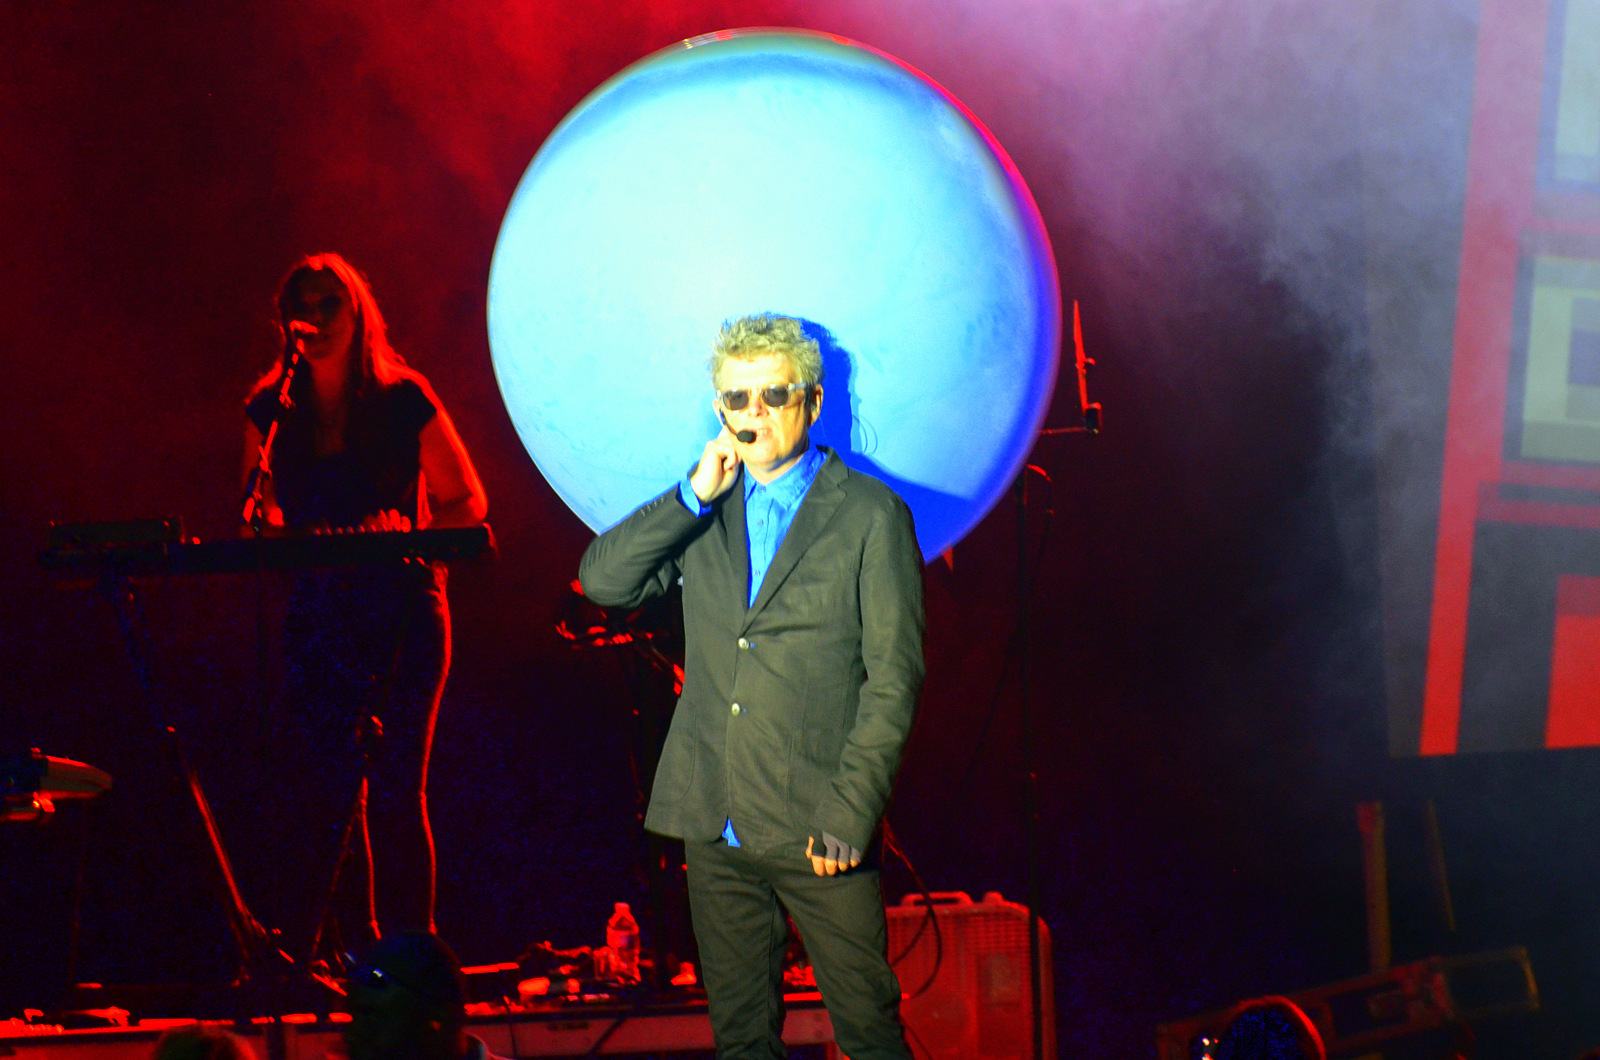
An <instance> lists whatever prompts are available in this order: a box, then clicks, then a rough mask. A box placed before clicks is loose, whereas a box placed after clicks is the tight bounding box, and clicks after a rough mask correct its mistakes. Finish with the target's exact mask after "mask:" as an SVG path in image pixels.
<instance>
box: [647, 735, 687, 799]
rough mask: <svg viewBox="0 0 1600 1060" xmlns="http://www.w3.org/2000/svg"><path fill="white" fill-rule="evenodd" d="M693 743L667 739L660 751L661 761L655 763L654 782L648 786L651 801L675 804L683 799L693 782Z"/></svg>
mask: <svg viewBox="0 0 1600 1060" xmlns="http://www.w3.org/2000/svg"><path fill="white" fill-rule="evenodd" d="M697 757H698V756H697V755H696V754H695V747H694V743H693V742H692V741H690V740H674V739H670V738H669V739H668V740H667V745H666V747H664V748H662V749H661V761H659V762H657V763H656V776H655V781H654V782H653V783H652V784H651V785H650V798H651V801H655V800H661V801H663V802H677V801H678V800H679V799H681V798H683V796H684V794H685V793H686V792H687V791H688V790H689V787H690V785H691V784H692V783H693V782H694V767H695V759H696V758H697Z"/></svg>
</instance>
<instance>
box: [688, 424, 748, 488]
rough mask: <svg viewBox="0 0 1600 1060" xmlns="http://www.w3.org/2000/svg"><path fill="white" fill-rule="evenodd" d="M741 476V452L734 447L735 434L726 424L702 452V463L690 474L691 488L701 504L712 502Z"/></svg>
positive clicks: (731, 486)
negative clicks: (731, 432)
mask: <svg viewBox="0 0 1600 1060" xmlns="http://www.w3.org/2000/svg"><path fill="white" fill-rule="evenodd" d="M738 477H739V453H738V450H737V449H735V448H734V440H733V435H732V434H730V433H729V431H728V428H727V427H726V426H724V427H723V428H722V430H721V432H719V433H718V434H717V436H716V437H715V438H713V439H711V440H710V441H709V442H707V443H706V448H705V452H703V453H701V454H700V464H699V466H698V467H696V468H695V469H694V471H693V472H691V473H690V475H689V488H690V489H692V490H694V495H695V496H696V497H699V498H700V503H701V504H710V503H711V502H712V501H714V500H716V499H717V498H718V497H720V496H722V495H723V494H724V493H727V492H728V490H730V489H732V488H733V481H734V479H736V478H738Z"/></svg>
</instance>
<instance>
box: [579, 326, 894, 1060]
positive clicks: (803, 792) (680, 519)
mask: <svg viewBox="0 0 1600 1060" xmlns="http://www.w3.org/2000/svg"><path fill="white" fill-rule="evenodd" d="M712 380H713V387H714V389H715V391H716V397H715V399H714V401H713V407H714V408H715V410H716V412H717V415H718V416H719V418H721V420H722V422H723V430H722V431H721V432H720V433H719V434H718V435H717V436H716V437H715V438H713V439H712V440H711V441H710V442H708V443H707V444H706V447H705V451H704V452H703V453H702V455H701V458H700V462H699V463H698V464H697V465H696V466H695V468H694V470H693V471H692V472H691V473H690V475H689V476H688V477H687V478H686V479H684V480H683V481H682V482H680V483H679V484H678V485H677V486H674V487H673V488H672V489H670V490H668V491H667V492H666V493H663V494H662V495H661V496H660V497H657V498H656V499H655V500H653V501H651V502H649V503H648V504H646V505H645V506H644V507H642V508H640V509H639V510H638V511H636V512H634V513H633V514H632V515H630V516H629V517H628V518H627V519H625V520H623V521H622V522H621V523H619V524H618V525H617V526H615V527H613V528H612V529H611V530H608V531H607V532H606V533H604V534H602V535H601V536H600V537H599V538H597V539H596V540H595V541H594V543H593V544H591V545H590V546H589V549H588V551H587V552H585V553H584V557H583V565H582V568H581V571H580V575H579V578H580V581H581V582H582V585H583V590H584V592H585V593H586V594H587V595H588V596H589V597H590V598H591V599H592V600H594V601H595V602H596V603H599V604H602V605H606V606H621V607H633V606H636V605H638V604H639V603H641V602H642V601H644V600H646V599H648V598H650V597H652V596H656V595H659V594H660V593H663V592H666V591H667V590H668V588H670V587H671V586H672V584H673V583H674V582H680V583H681V584H682V586H683V614H684V636H685V666H684V680H683V695H682V697H681V698H680V699H679V700H678V707H677V711H676V713H675V714H674V716H673V719H672V727H671V731H670V732H669V734H668V736H667V742H666V746H665V748H664V749H663V751H662V755H661V763H660V765H659V766H658V767H657V769H656V776H655V783H654V786H653V790H652V792H651V798H650V809H649V813H648V815H647V816H646V818H645V827H646V828H648V829H650V830H651V831H653V832H658V833H661V834H662V835H668V836H676V837H678V838H681V839H683V841H684V848H685V852H686V855H687V862H688V886H689V902H690V909H691V912H692V913H693V917H694V929H695V938H696V941H697V942H698V943H699V948H700V959H701V970H702V974H703V978H704V980H705V985H706V994H707V996H708V998H709V1001H710V1010H711V1023H712V1029H713V1031H714V1032H715V1035H716V1040H717V1055H718V1056H719V1057H763V1058H767V1057H770V1058H774V1060H776V1058H781V1057H783V1056H784V1047H783V1041H782V1037H781V1032H782V1029H783V1018H784V1014H783V1005H782V979H781V973H782V959H783V954H784V948H785V942H786V938H787V925H786V922H785V918H784V911H785V909H787V911H788V914H789V915H790V916H792V917H793V918H794V922H795V926H796V928H797V929H798V930H799V932H800V935H801V938H802V939H803V940H804V941H805V944H806V949H807V952H808V953H809V954H810V956H811V961H812V967H813V970H814V971H815V973H816V978H817V986H818V988H819V989H820V990H821V992H822V997H823V1001H824V1002H825V1003H826V1005H827V1007H828V1012H829V1015H830V1017H831V1019H832V1022H833V1027H834V1035H835V1039H836V1041H837V1042H838V1044H839V1046H840V1048H841V1049H842V1050H843V1051H844V1052H845V1053H846V1054H847V1055H849V1056H850V1057H851V1058H852V1060H876V1058H880V1057H897V1058H903V1057H909V1056H910V1053H909V1052H908V1051H907V1049H906V1045H905V1037H904V1032H903V1031H902V1029H901V1026H900V1022H899V1005H900V985H899V982H898V980H897V979H896V978H895V975H894V973H893V971H892V970H891V969H890V968H889V965H888V961H887V959H886V957H885V950H886V946H887V930H886V927H885V923H884V912H883V898H882V893H881V891H880V889H879V881H878V869H877V864H876V859H875V858H874V857H873V856H871V855H872V851H873V837H874V834H875V832H876V830H877V827H878V822H879V820H880V819H881V817H882V816H883V811H884V806H885V804H886V803H887V802H888V799H889V792H890V789H891V787H892V786H893V783H894V778H895V773H896V771H897V770H898V768H899V765H900V756H901V752H902V750H903V748H904V746H905V741H906V736H907V734H908V733H909V732H910V729H911V722H912V717H913V715H914V713H915V709H916V703H917V697H918V694H919V693H920V691H921V687H922V678H923V658H922V634H923V609H922V557H921V554H920V552H919V551H918V548H917V540H916V535H915V533H914V531H913V529H912V524H911V512H910V509H908V508H907V507H906V505H905V502H904V501H902V500H901V499H900V498H899V497H898V496H896V495H895V494H894V492H893V491H892V490H890V489H889V488H888V487H887V486H885V485H884V484H883V483H881V482H879V481H878V480H877V479H874V478H871V477H869V476H867V475H863V474H861V473H860V472H857V471H854V470H852V469H850V468H848V467H846V466H845V464H844V463H843V461H841V460H840V459H839V457H838V455H837V454H835V453H833V452H832V451H831V450H828V449H825V448H822V447H818V446H814V445H813V444H812V443H811V440H810V430H811V426H812V424H814V423H815V422H816V418H817V414H818V412H819V410H820V409H821V406H822V386H821V382H822V361H821V356H820V352H819V350H818V348H817V344H816V343H815V342H814V341H813V340H811V339H809V338H808V337H807V336H806V335H805V333H804V331H803V330H802V328H801V326H800V324H799V322H798V321H795V320H792V319H789V318H787V317H775V316H758V317H745V318H742V319H740V320H737V321H733V322H731V323H729V324H727V325H724V327H723V329H722V332H721V334H720V335H719V336H718V340H717V344H716V349H715V352H714V353H713V356H712Z"/></svg>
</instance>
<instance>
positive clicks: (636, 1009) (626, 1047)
mask: <svg viewBox="0 0 1600 1060" xmlns="http://www.w3.org/2000/svg"><path fill="white" fill-rule="evenodd" d="M788 1009H789V1015H788V1019H787V1021H786V1022H785V1024H784V1028H783V1038H784V1041H785V1042H787V1043H788V1044H789V1045H790V1046H791V1047H807V1046H810V1047H815V1048H814V1049H808V1050H807V1053H810V1054H814V1055H815V1056H817V1057H819V1058H822V1057H826V1058H828V1060H834V1058H835V1057H837V1055H838V1053H837V1051H836V1050H835V1049H834V1047H833V1025H832V1023H830V1022H829V1020H828V1013H827V1011H826V1010H825V1009H824V1008H823V1007H822V999H821V997H820V996H819V995H817V994H815V993H812V994H794V995H790V996H789V998H788ZM341 1022H344V1020H340V1019H337V1018H336V1019H331V1020H330V1019H320V1018H317V1017H314V1016H309V1015H307V1016H292V1015H291V1016H285V1017H283V1019H282V1020H281V1021H280V1020H257V1021H254V1022H251V1023H247V1024H222V1025H223V1026H227V1027H229V1028H230V1029H231V1030H233V1031H234V1032H235V1033H237V1034H239V1035H240V1036H241V1037H243V1038H244V1039H245V1040H246V1041H247V1042H249V1043H250V1046H251V1048H253V1049H254V1050H255V1053H256V1056H257V1057H258V1058H259V1060H344V1048H343V1043H342V1042H341V1041H340V1039H339V1025H340V1023H341ZM183 1023H184V1021H181V1020H160V1021H145V1022H144V1023H141V1024H140V1025H138V1026H130V1027H107V1028H93V1029H88V1030H56V1031H52V1030H51V1029H49V1028H46V1027H40V1026H38V1025H31V1026H28V1027H26V1028H23V1027H21V1026H20V1025H18V1024H12V1026H11V1028H10V1030H9V1031H8V1030H7V1028H6V1025H5V1024H0V1057H5V1058H6V1060H149V1057H150V1053H151V1049H152V1048H153V1046H154V1045H155V1041H156V1039H157V1038H158V1037H160V1035H161V1032H162V1031H163V1030H166V1029H167V1028H169V1027H173V1026H181V1025H183ZM467 1029H468V1031H469V1032H470V1033H472V1034H474V1035H476V1036H477V1037H479V1038H481V1039H483V1042H484V1044H485V1045H487V1046H488V1048H489V1051H490V1052H491V1053H496V1054H498V1055H500V1056H504V1057H512V1058H521V1057H583V1056H616V1057H622V1056H638V1055H642V1056H657V1055H663V1054H673V1053H697V1052H705V1053H708V1054H709V1053H710V1051H711V1049H712V1041H711V1023H710V1021H709V1020H708V1019H707V1017H706V1006H705V1002H704V1001H698V1002H695V1001H690V1002H677V1003H673V1004H641V1005H632V1006H628V1005H618V1004H616V1003H615V1002H595V1003H592V1004H590V1003H584V1002H572V1003H568V1004H563V1005H550V1006H548V1007H541V1008H539V1009H535V1010H531V1011H526V1012H510V1013H505V1014H497V1015H487V1016H485V1015H477V1016H473V1017H471V1018H469V1019H468V1021H467ZM19 1032H20V1033H19Z"/></svg>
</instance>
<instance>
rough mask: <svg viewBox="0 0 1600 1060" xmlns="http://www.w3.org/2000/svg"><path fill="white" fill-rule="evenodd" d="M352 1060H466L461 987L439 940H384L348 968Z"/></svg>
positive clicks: (456, 967) (401, 935)
mask: <svg viewBox="0 0 1600 1060" xmlns="http://www.w3.org/2000/svg"><path fill="white" fill-rule="evenodd" d="M349 971H350V983H349V1003H350V1022H349V1023H347V1024H345V1026H344V1042H345V1048H346V1049H348V1050H349V1054H350V1060H466V1058H467V1057H468V1056H469V1055H474V1054H480V1053H481V1052H482V1044H481V1043H479V1042H478V1041H477V1040H476V1039H470V1040H469V1039H468V1037H467V1033H466V1013H465V1004H466V979H465V977H464V976H463V975H462V974H461V962H460V961H458V960H457V959H456V955H455V953H453V952H452V951H451V949H450V947H449V946H447V945H445V944H444V942H443V941H442V940H440V938H439V936H437V935H434V934H430V933H427V932H421V931H408V932H397V933H394V934H390V935H385V936H384V937H383V938H382V939H380V940H379V941H377V942H375V943H373V944H372V946H371V947H370V948H368V949H367V950H366V952H364V953H362V954H361V955H360V957H359V958H357V959H355V961H354V962H353V963H352V964H351V965H350V969H349Z"/></svg>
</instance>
